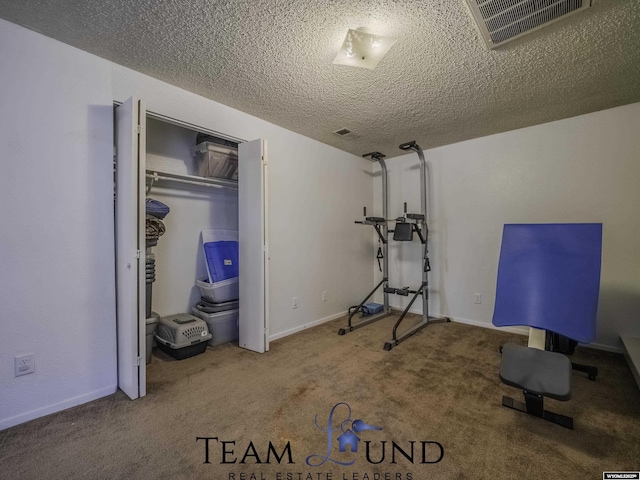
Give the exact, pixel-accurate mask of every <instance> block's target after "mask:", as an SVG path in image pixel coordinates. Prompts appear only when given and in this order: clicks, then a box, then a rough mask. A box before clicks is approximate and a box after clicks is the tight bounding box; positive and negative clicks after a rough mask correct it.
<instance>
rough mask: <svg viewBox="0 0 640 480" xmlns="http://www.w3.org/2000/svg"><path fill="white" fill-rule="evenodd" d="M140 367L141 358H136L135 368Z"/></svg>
mask: <svg viewBox="0 0 640 480" xmlns="http://www.w3.org/2000/svg"><path fill="white" fill-rule="evenodd" d="M145 360H146V359H145ZM140 365H142V357H136V367H139V366H140Z"/></svg>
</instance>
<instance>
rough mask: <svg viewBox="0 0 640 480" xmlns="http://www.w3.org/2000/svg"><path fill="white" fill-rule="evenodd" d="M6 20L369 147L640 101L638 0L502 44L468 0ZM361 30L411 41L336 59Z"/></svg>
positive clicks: (135, 7) (49, 8)
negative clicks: (368, 58)
mask: <svg viewBox="0 0 640 480" xmlns="http://www.w3.org/2000/svg"><path fill="white" fill-rule="evenodd" d="M0 17H2V18H5V19H6V20H9V21H11V22H14V23H17V24H20V25H24V26H26V27H28V28H31V29H33V30H36V31H39V32H41V33H43V34H44V35H47V36H49V37H52V38H55V39H58V40H60V41H62V42H65V43H68V44H70V45H73V46H76V47H78V48H80V49H82V50H86V51H88V52H91V53H94V54H96V55H99V56H101V57H104V58H107V59H109V60H112V61H113V62H116V63H119V64H121V65H125V66H127V67H130V68H132V69H134V70H138V71H140V72H143V73H146V74H148V75H151V76H153V77H156V78H158V79H161V80H163V81H165V82H168V83H170V84H173V85H176V86H179V87H182V88H184V89H186V90H190V91H192V92H195V93H198V94H200V95H202V96H204V97H208V98H211V99H213V100H216V101H218V102H221V103H224V104H226V105H229V106H231V107H234V108H237V109H239V110H242V111H245V112H248V113H250V114H253V115H255V116H257V117H260V118H263V119H265V120H268V121H270V122H273V123H275V124H277V125H281V126H283V127H285V128H288V129H290V130H293V131H295V132H298V133H301V134H303V135H306V136H309V137H311V138H314V139H317V140H319V141H321V142H324V143H327V144H330V145H333V146H335V147H337V148H340V149H342V150H346V151H349V152H352V153H354V154H358V155H359V154H362V153H365V152H369V151H372V150H379V151H382V152H383V153H386V154H387V155H389V156H395V155H396V154H400V150H398V148H397V146H398V145H399V144H400V143H402V142H405V141H408V140H417V141H418V143H419V144H420V145H421V146H422V147H423V148H428V147H434V146H439V145H445V144H450V143H454V142H457V141H461V140H465V139H469V138H474V137H479V136H484V135H488V134H492V133H498V132H503V131H506V130H512V129H515V128H520V127H525V126H529V125H534V124H539V123H543V122H548V121H552V120H558V119H561V118H567V117H572V116H575V115H580V114H583V113H588V112H593V111H597V110H602V109H604V108H609V107H614V106H618V105H624V104H627V103H632V102H637V101H640V1H638V0H596V1H595V4H594V6H593V7H592V8H590V9H587V10H586V11H584V12H581V13H578V14H576V15H574V16H572V17H570V18H567V19H565V20H562V21H560V22H558V23H556V24H553V25H550V26H548V27H545V28H543V29H541V30H538V31H536V32H534V33H532V34H531V35H528V36H525V37H523V38H521V39H518V40H516V41H514V42H512V43H509V44H507V45H504V46H503V47H499V48H498V49H496V50H488V49H487V47H486V46H485V44H484V42H483V41H482V39H481V37H480V34H479V33H478V31H477V28H476V26H475V24H474V23H473V21H472V19H471V17H470V15H469V13H468V11H467V7H466V5H465V4H464V0H424V1H412V0H395V1H394V0H385V1H383V0H368V1H367V0H350V1H348V2H340V1H336V0H317V1H312V0H243V1H240V0H235V1H226V2H223V1H213V0H110V1H102V0H101V1H98V0H92V1H81V0H0ZM359 27H366V28H368V29H369V31H371V32H372V33H376V34H379V35H388V36H393V37H398V42H397V43H396V45H395V46H394V47H393V48H392V49H391V51H390V52H389V53H388V54H387V56H386V57H385V58H384V59H383V60H382V61H381V62H380V64H379V65H378V67H377V68H376V69H375V70H373V71H369V70H366V69H362V68H353V67H346V66H342V65H333V64H332V61H333V59H334V57H335V55H336V52H337V50H338V48H339V47H340V45H341V44H342V41H343V40H344V36H345V34H346V32H347V30H348V29H349V28H354V29H355V28H359ZM340 127H347V128H348V129H350V130H352V131H353V135H350V136H348V137H344V138H342V137H339V136H337V135H335V134H333V133H332V132H333V131H335V130H337V129H338V128H340Z"/></svg>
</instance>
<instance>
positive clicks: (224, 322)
mask: <svg viewBox="0 0 640 480" xmlns="http://www.w3.org/2000/svg"><path fill="white" fill-rule="evenodd" d="M191 313H193V314H194V315H195V316H196V317H200V318H201V319H202V320H204V321H205V322H206V323H207V326H208V327H209V331H210V332H211V334H212V335H213V338H212V339H211V340H209V345H221V344H223V343H229V342H236V341H237V340H238V309H235V310H227V311H226V312H218V313H204V312H201V311H200V310H198V309H196V308H194V309H193V310H192V311H191Z"/></svg>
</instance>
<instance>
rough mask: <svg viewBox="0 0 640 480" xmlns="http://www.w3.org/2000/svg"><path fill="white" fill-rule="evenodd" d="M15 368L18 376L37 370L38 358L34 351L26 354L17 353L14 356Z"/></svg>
mask: <svg viewBox="0 0 640 480" xmlns="http://www.w3.org/2000/svg"><path fill="white" fill-rule="evenodd" d="M13 368H14V372H15V376H16V377H20V376H21V375H26V374H28V373H33V372H35V371H36V360H35V354H34V353H27V354H25V355H16V356H15V357H13Z"/></svg>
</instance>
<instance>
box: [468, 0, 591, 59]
mask: <svg viewBox="0 0 640 480" xmlns="http://www.w3.org/2000/svg"><path fill="white" fill-rule="evenodd" d="M466 2H467V5H468V7H469V10H471V15H472V16H473V18H474V20H475V21H476V24H477V25H478V28H479V29H480V33H481V34H482V38H484V41H485V42H486V43H487V46H488V47H489V48H496V47H498V46H500V45H502V44H504V43H507V42H509V41H511V40H513V39H515V38H518V37H521V36H522V35H526V34H527V33H531V32H533V31H534V30H537V29H538V28H542V27H544V26H546V25H549V24H551V23H553V22H556V21H558V20H561V19H563V18H566V17H567V16H569V15H572V14H574V13H577V12H579V11H581V10H584V9H585V8H589V7H590V6H591V5H592V3H593V0H466Z"/></svg>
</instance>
